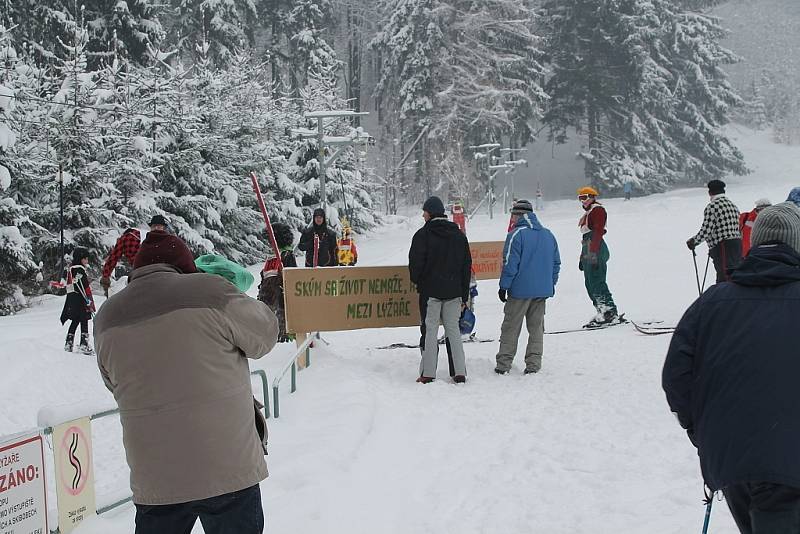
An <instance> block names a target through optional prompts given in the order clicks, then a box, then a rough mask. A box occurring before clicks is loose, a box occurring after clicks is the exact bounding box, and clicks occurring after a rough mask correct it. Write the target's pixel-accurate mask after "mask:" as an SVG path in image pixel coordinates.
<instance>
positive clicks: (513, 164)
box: [500, 148, 528, 199]
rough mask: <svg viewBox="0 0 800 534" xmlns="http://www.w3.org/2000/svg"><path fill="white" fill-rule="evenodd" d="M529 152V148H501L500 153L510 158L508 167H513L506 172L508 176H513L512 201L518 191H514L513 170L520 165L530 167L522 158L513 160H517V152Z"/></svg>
mask: <svg viewBox="0 0 800 534" xmlns="http://www.w3.org/2000/svg"><path fill="white" fill-rule="evenodd" d="M527 151H528V149H527V148H501V149H500V152H501V153H503V154H506V156H507V157H508V161H506V162H505V163H506V165H511V169H509V170H506V174H509V173H510V174H511V198H512V199H514V197H515V196H516V191H515V190H514V173H513V172H512V170H513V168H514V167H517V166H519V165H525V166H527V165H528V161H527V160H525V159H522V158H518V159H511V158H512V157H513V158H516V156H517V152H527Z"/></svg>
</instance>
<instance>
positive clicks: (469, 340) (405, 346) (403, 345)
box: [375, 332, 494, 350]
mask: <svg viewBox="0 0 800 534" xmlns="http://www.w3.org/2000/svg"><path fill="white" fill-rule="evenodd" d="M446 339H447V338H444V337H443V338H441V339H440V340H439V345H444V344H445V340H446ZM461 342H462V343H493V342H494V339H485V338H480V337H477V336H476V335H475V333H474V332H473V333H472V334H470V335H469V337H468V338H467V339H464V340H462V341H461ZM375 348H376V349H379V350H386V349H418V348H419V345H418V344H417V345H412V344H411V343H392V344H391V345H384V346H382V347H375Z"/></svg>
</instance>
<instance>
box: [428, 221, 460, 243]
mask: <svg viewBox="0 0 800 534" xmlns="http://www.w3.org/2000/svg"><path fill="white" fill-rule="evenodd" d="M425 227H426V228H427V229H428V231H429V232H430V233H432V234H433V235H435V236H437V237H444V238H446V237H451V236H453V235H454V234H460V233H461V230H460V229H459V228H458V225H457V224H456V223H454V222H451V221H449V220H447V217H436V218H434V219H431V220H429V221H428V222H426V223H425Z"/></svg>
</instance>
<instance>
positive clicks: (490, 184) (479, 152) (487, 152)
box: [469, 143, 505, 219]
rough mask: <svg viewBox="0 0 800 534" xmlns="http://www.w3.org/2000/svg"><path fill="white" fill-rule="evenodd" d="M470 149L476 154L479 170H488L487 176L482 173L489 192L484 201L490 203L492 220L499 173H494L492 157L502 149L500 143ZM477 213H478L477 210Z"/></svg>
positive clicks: (475, 146)
mask: <svg viewBox="0 0 800 534" xmlns="http://www.w3.org/2000/svg"><path fill="white" fill-rule="evenodd" d="M469 148H470V149H471V150H472V151H474V152H475V156H474V157H475V161H476V163H477V167H478V168H479V169H486V173H485V174H484V173H483V172H481V174H484V176H485V178H486V189H487V191H486V196H485V197H484V200H485V201H487V202H488V203H489V218H490V219H492V218H493V213H492V204H493V203H494V177H495V176H496V175H497V173H496V172H495V173H494V174H493V173H492V169H493V165H492V164H491V156H492V152H494V151H495V150H497V149H498V148H500V143H486V144H483V145H474V146H471V147H469ZM483 162H485V163H483ZM503 168H505V167H503ZM482 203H483V201H481V204H482ZM478 208H480V204H478ZM475 211H477V208H476V210H475ZM473 215H474V213H473Z"/></svg>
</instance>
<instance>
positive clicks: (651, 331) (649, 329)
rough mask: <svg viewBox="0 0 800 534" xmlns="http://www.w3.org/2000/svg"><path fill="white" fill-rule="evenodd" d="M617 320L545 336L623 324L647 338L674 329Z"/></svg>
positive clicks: (651, 323)
mask: <svg viewBox="0 0 800 534" xmlns="http://www.w3.org/2000/svg"><path fill="white" fill-rule="evenodd" d="M619 319H620V320H616V321H614V322H611V323H606V324H598V325H596V326H584V327H582V328H571V329H567V330H555V331H552V332H545V334H549V335H554V334H572V333H575V332H591V331H593V330H604V329H606V328H611V327H614V326H619V325H623V324H632V325H633V327H634V328H635V329H636V331H637V332H639V333H640V334H644V335H647V336H660V335H663V334H671V333H673V332H674V331H675V327H673V326H655V325H659V324H661V323H662V322H663V321H645V322H641V323H636V322H634V321H629V320H627V319H625V318H624V316H623V315H620V317H619Z"/></svg>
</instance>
